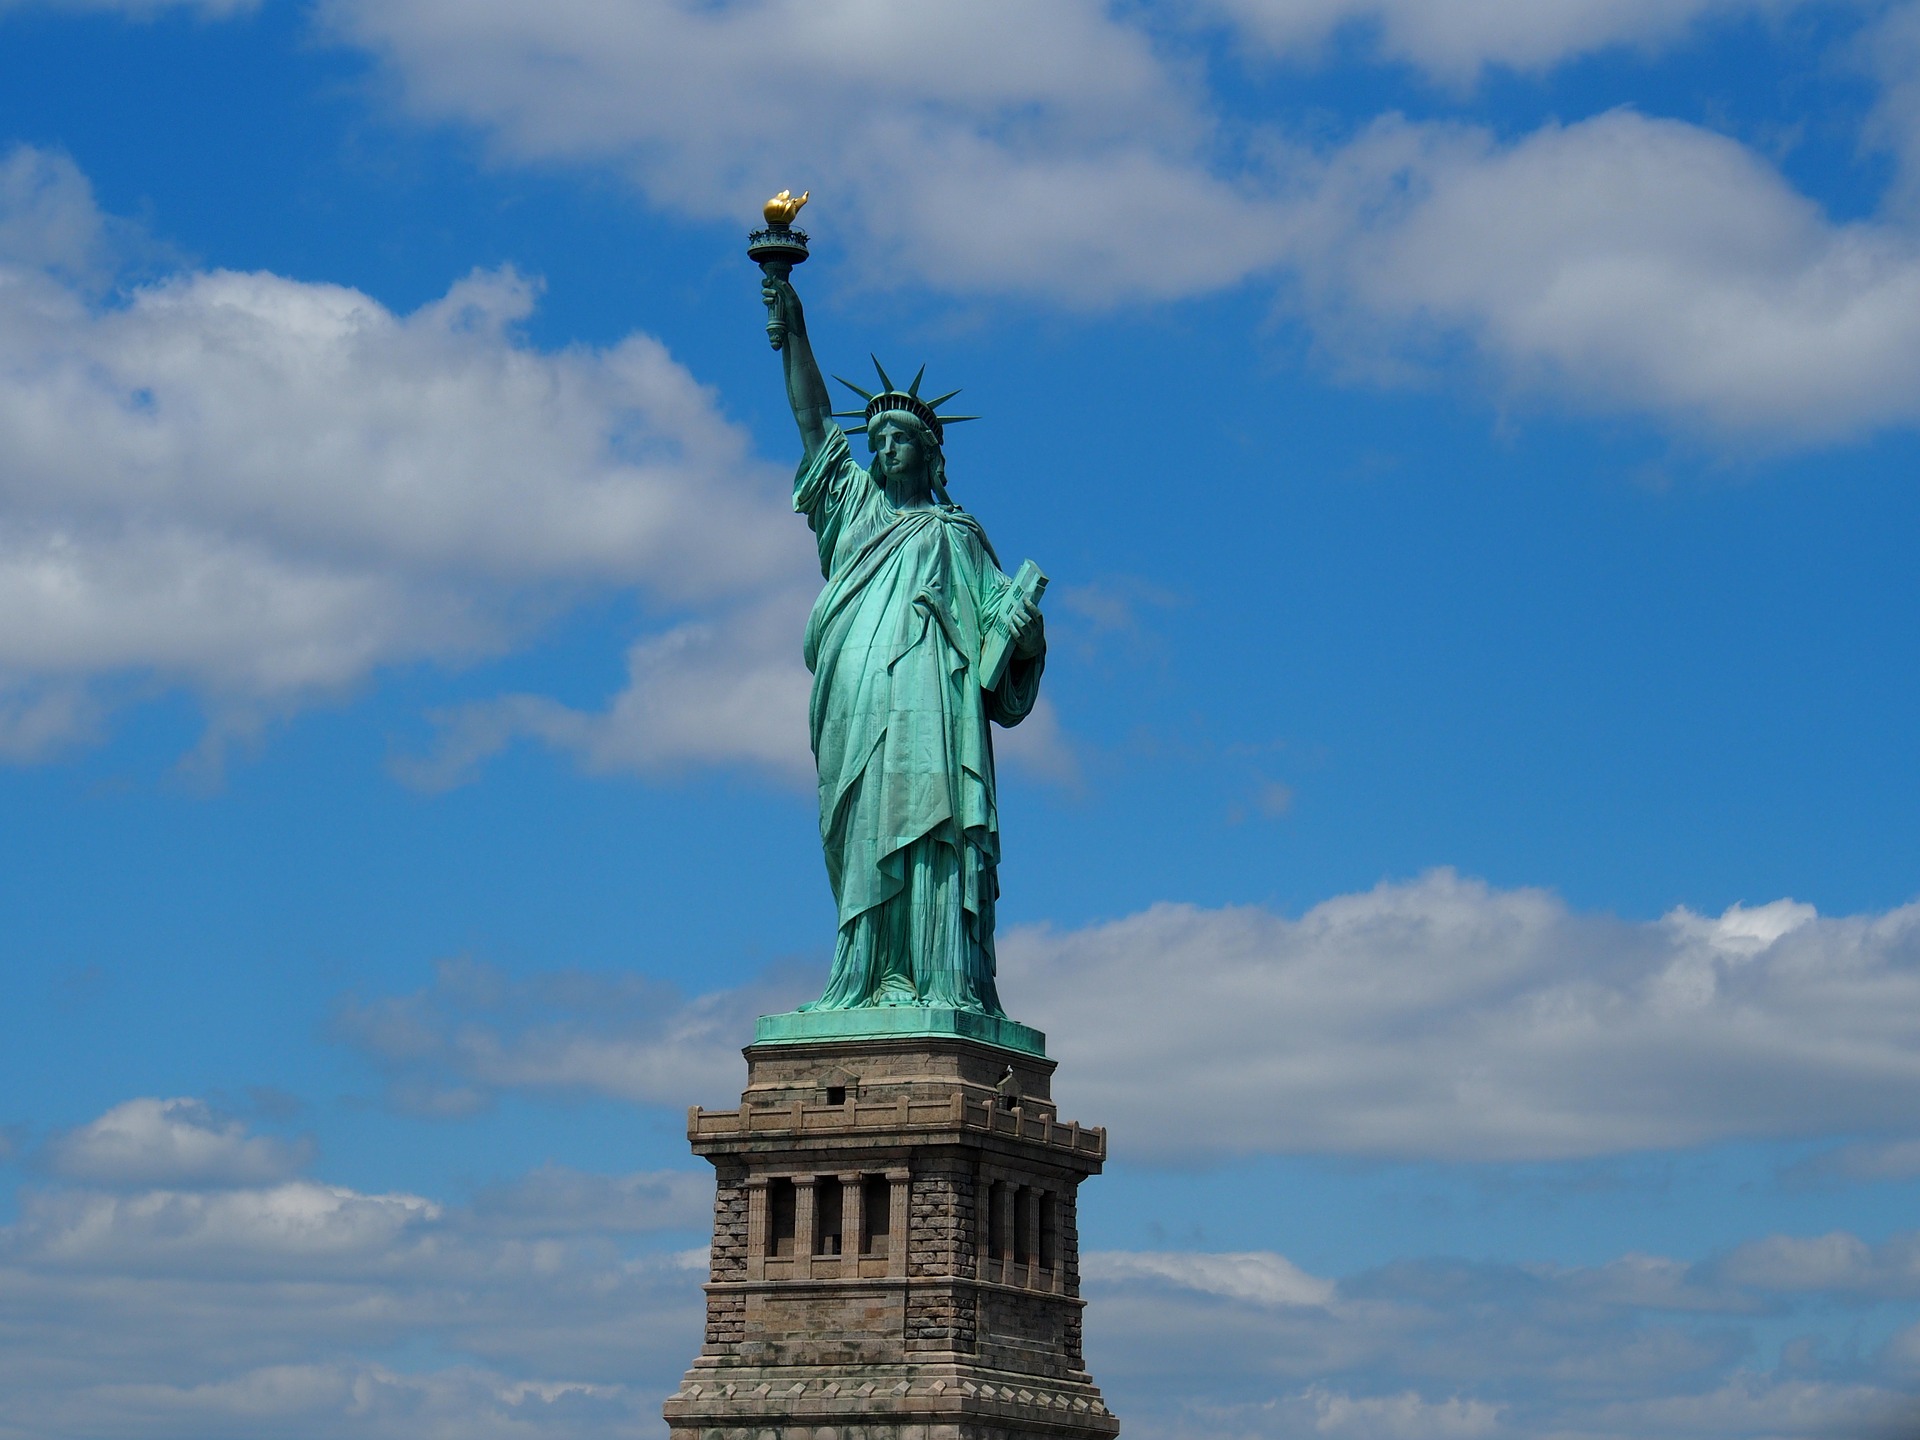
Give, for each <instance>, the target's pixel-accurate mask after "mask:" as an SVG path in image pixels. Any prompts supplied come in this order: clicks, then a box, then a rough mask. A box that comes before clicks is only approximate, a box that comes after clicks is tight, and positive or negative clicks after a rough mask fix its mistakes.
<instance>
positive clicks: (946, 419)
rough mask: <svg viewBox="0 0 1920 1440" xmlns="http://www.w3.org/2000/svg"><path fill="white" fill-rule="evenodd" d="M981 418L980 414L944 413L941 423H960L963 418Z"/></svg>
mask: <svg viewBox="0 0 1920 1440" xmlns="http://www.w3.org/2000/svg"><path fill="white" fill-rule="evenodd" d="M979 418H980V417H979V416H978V415H942V416H941V417H940V423H941V424H942V425H958V424H960V423H961V422H962V421H963V420H978V419H979Z"/></svg>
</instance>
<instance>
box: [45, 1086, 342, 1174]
mask: <svg viewBox="0 0 1920 1440" xmlns="http://www.w3.org/2000/svg"><path fill="white" fill-rule="evenodd" d="M308 1149H309V1147H308V1146H306V1145H304V1144H289V1143H287V1142H286V1141H283V1140H279V1139H276V1138H275V1137H273V1136H269V1135H251V1134H249V1133H248V1132H247V1128H246V1126H245V1125H243V1124H242V1123H241V1122H240V1121H239V1120H236V1119H231V1118H229V1119H221V1118H219V1117H216V1116H215V1115H214V1113H213V1111H212V1110H211V1109H210V1108H209V1107H208V1106H207V1105H206V1103H205V1102H204V1101H200V1100H194V1099H177V1100H157V1099H146V1098H143V1099H139V1100H129V1101H127V1102H126V1103H125V1104H122V1105H116V1106H114V1108H113V1109H111V1110H109V1111H108V1112H107V1113H106V1114H104V1115H102V1116H101V1117H100V1118H99V1119H97V1120H94V1121H93V1122H91V1123H90V1124H87V1125H83V1126H81V1127H80V1128H79V1129H77V1130H73V1131H69V1132H68V1133H67V1134H65V1135H62V1136H59V1137H57V1138H56V1139H55V1140H54V1141H53V1142H52V1143H51V1144H50V1145H49V1146H48V1147H47V1163H48V1166H49V1168H51V1169H52V1170H53V1171H54V1172H55V1173H56V1174H58V1175H62V1176H64V1177H66V1178H68V1179H71V1180H85V1181H91V1182H93V1183H96V1184H109V1185H128V1184H131V1185H142V1184H155V1183H159V1184H173V1185H183V1184H184V1185H194V1184H234V1183H245V1182H249V1181H263V1180H278V1179H283V1178H285V1177H286V1176H289V1175H291V1174H292V1173H293V1172H294V1171H296V1170H298V1169H299V1168H300V1166H301V1165H302V1164H303V1163H304V1161H305V1160H306V1158H307V1154H308Z"/></svg>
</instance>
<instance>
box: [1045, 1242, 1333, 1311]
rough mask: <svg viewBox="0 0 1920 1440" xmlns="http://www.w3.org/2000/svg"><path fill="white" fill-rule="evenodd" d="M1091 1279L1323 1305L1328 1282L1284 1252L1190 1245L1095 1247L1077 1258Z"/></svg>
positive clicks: (1260, 1301) (1330, 1293)
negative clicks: (1216, 1250)
mask: <svg viewBox="0 0 1920 1440" xmlns="http://www.w3.org/2000/svg"><path fill="white" fill-rule="evenodd" d="M1082 1271H1083V1273H1084V1274H1085V1275H1086V1276H1087V1277H1088V1278H1089V1279H1092V1280H1103V1281H1122V1280H1165V1281H1167V1282H1169V1283H1171V1284H1175V1285H1179V1286H1182V1287H1184V1288H1186V1289H1188V1290H1198V1291H1200V1292H1202V1293H1204V1294H1208V1295H1220V1296H1224V1297H1225V1298H1227V1299H1229V1300H1250V1301H1253V1302H1254V1303H1255V1304H1260V1305H1325V1304H1326V1303H1327V1302H1328V1301H1329V1300H1330V1299H1332V1298H1333V1289H1334V1287H1333V1282H1332V1281H1331V1280H1323V1279H1321V1278H1320V1277H1319V1276H1317V1275H1309V1274H1307V1272H1306V1271H1304V1270H1302V1269H1301V1268H1300V1267H1299V1266H1297V1265H1295V1264H1294V1263H1293V1262H1292V1261H1291V1260H1289V1259H1287V1257H1286V1256H1284V1255H1275V1254H1273V1253H1272V1252H1271V1251H1254V1252H1250V1253H1246V1254H1238V1255H1219V1254H1201V1253H1197V1252H1194V1251H1185V1250H1180V1251H1154V1250H1098V1251H1092V1252H1090V1253H1088V1254H1087V1255H1086V1256H1085V1257H1084V1258H1083V1261H1082Z"/></svg>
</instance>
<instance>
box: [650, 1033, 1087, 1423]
mask: <svg viewBox="0 0 1920 1440" xmlns="http://www.w3.org/2000/svg"><path fill="white" fill-rule="evenodd" d="M746 1056H747V1065H748V1078H747V1088H746V1091H745V1093H744V1094H743V1095H742V1096H741V1103H740V1107H739V1108H738V1109H735V1110H720V1111H715V1110H703V1109H699V1108H695V1109H694V1110H692V1111H690V1112H689V1114H688V1117H687V1136H688V1139H689V1140H690V1141H691V1142H692V1144H693V1149H694V1152H695V1153H696V1154H699V1155H703V1156H705V1157H706V1158H707V1159H708V1160H710V1161H711V1162H712V1163H713V1166H714V1170H715V1175H716V1179H717V1192H716V1198H715V1202H714V1237H713V1252H712V1268H711V1275H710V1279H709V1281H708V1284H707V1287H706V1290H707V1332H706V1343H705V1345H704V1346H703V1348H702V1350H701V1352H700V1355H699V1356H698V1358H696V1359H695V1361H694V1363H693V1367H692V1369H690V1370H689V1371H688V1372H687V1374H686V1376H685V1378H684V1379H683V1380H682V1382H681V1385H680V1389H679V1391H678V1392H677V1393H676V1394H675V1395H674V1396H673V1397H672V1398H671V1399H669V1400H668V1401H667V1404H666V1418H667V1421H668V1424H669V1426H670V1428H671V1432H672V1437H673V1440H1016V1437H1025V1436H1040V1435H1046V1436H1055V1437H1063V1440H1067V1437H1108V1436H1113V1435H1116V1434H1118V1432H1119V1428H1120V1426H1119V1421H1118V1420H1116V1419H1115V1418H1114V1417H1113V1415H1112V1414H1111V1413H1109V1412H1108V1410H1107V1408H1106V1405H1105V1403H1104V1402H1103V1401H1102V1399H1101V1396H1100V1392H1099V1390H1098V1389H1097V1388H1096V1387H1095V1386H1094V1384H1093V1381H1092V1379H1091V1377H1090V1376H1089V1375H1088V1374H1087V1371H1086V1366H1085V1362H1084V1359H1083V1358H1082V1354H1081V1311H1082V1308H1083V1306H1084V1303H1085V1302H1084V1301H1082V1300H1081V1298H1080V1249H1079V1229H1078V1223H1077V1208H1076V1206H1077V1195H1078V1189H1079V1184H1080V1181H1082V1180H1083V1179H1085V1178H1087V1177H1088V1176H1090V1175H1095V1174H1098V1173H1099V1171H1100V1168H1101V1165H1102V1163H1103V1162H1104V1160H1105V1159H1106V1149H1107V1145H1106V1132H1105V1131H1104V1130H1102V1129H1097V1128H1091V1127H1086V1126H1081V1125H1078V1124H1073V1123H1070V1122H1063V1121H1061V1120H1060V1119H1059V1117H1058V1115H1057V1113H1056V1111H1055V1108H1054V1105H1053V1101H1052V1098H1051V1094H1050V1084H1051V1078H1052V1074H1053V1069H1054V1062H1053V1061H1051V1060H1048V1059H1046V1058H1045V1057H1044V1056H1041V1055H1037V1054H1034V1053H1031V1052H1029V1051H1027V1050H1024V1049H1022V1050H1013V1049H1007V1048H1003V1047H1001V1046H997V1045H989V1044H985V1043H982V1042H980V1041H977V1040H971V1039H967V1038H964V1037H961V1036H949V1035H925V1034H923V1035H911V1036H907V1035H901V1036H892V1037H887V1038H873V1039H836V1040H821V1041H801V1040H782V1041H778V1042H773V1043H756V1044H754V1045H752V1046H750V1047H749V1048H748V1049H747V1051H746Z"/></svg>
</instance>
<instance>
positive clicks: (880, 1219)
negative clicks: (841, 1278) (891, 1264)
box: [860, 1175, 893, 1255]
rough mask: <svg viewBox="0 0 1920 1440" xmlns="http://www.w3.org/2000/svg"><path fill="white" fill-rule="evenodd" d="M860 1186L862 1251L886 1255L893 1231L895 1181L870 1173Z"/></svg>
mask: <svg viewBox="0 0 1920 1440" xmlns="http://www.w3.org/2000/svg"><path fill="white" fill-rule="evenodd" d="M860 1186H861V1195H860V1253H861V1254H862V1255H884V1254H886V1253H887V1243H888V1237H889V1236H891V1235H892V1233H893V1182H892V1181H891V1180H889V1179H887V1177H886V1176H884V1175H869V1176H867V1177H866V1178H865V1179H863V1180H862V1181H861V1182H860Z"/></svg>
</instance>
